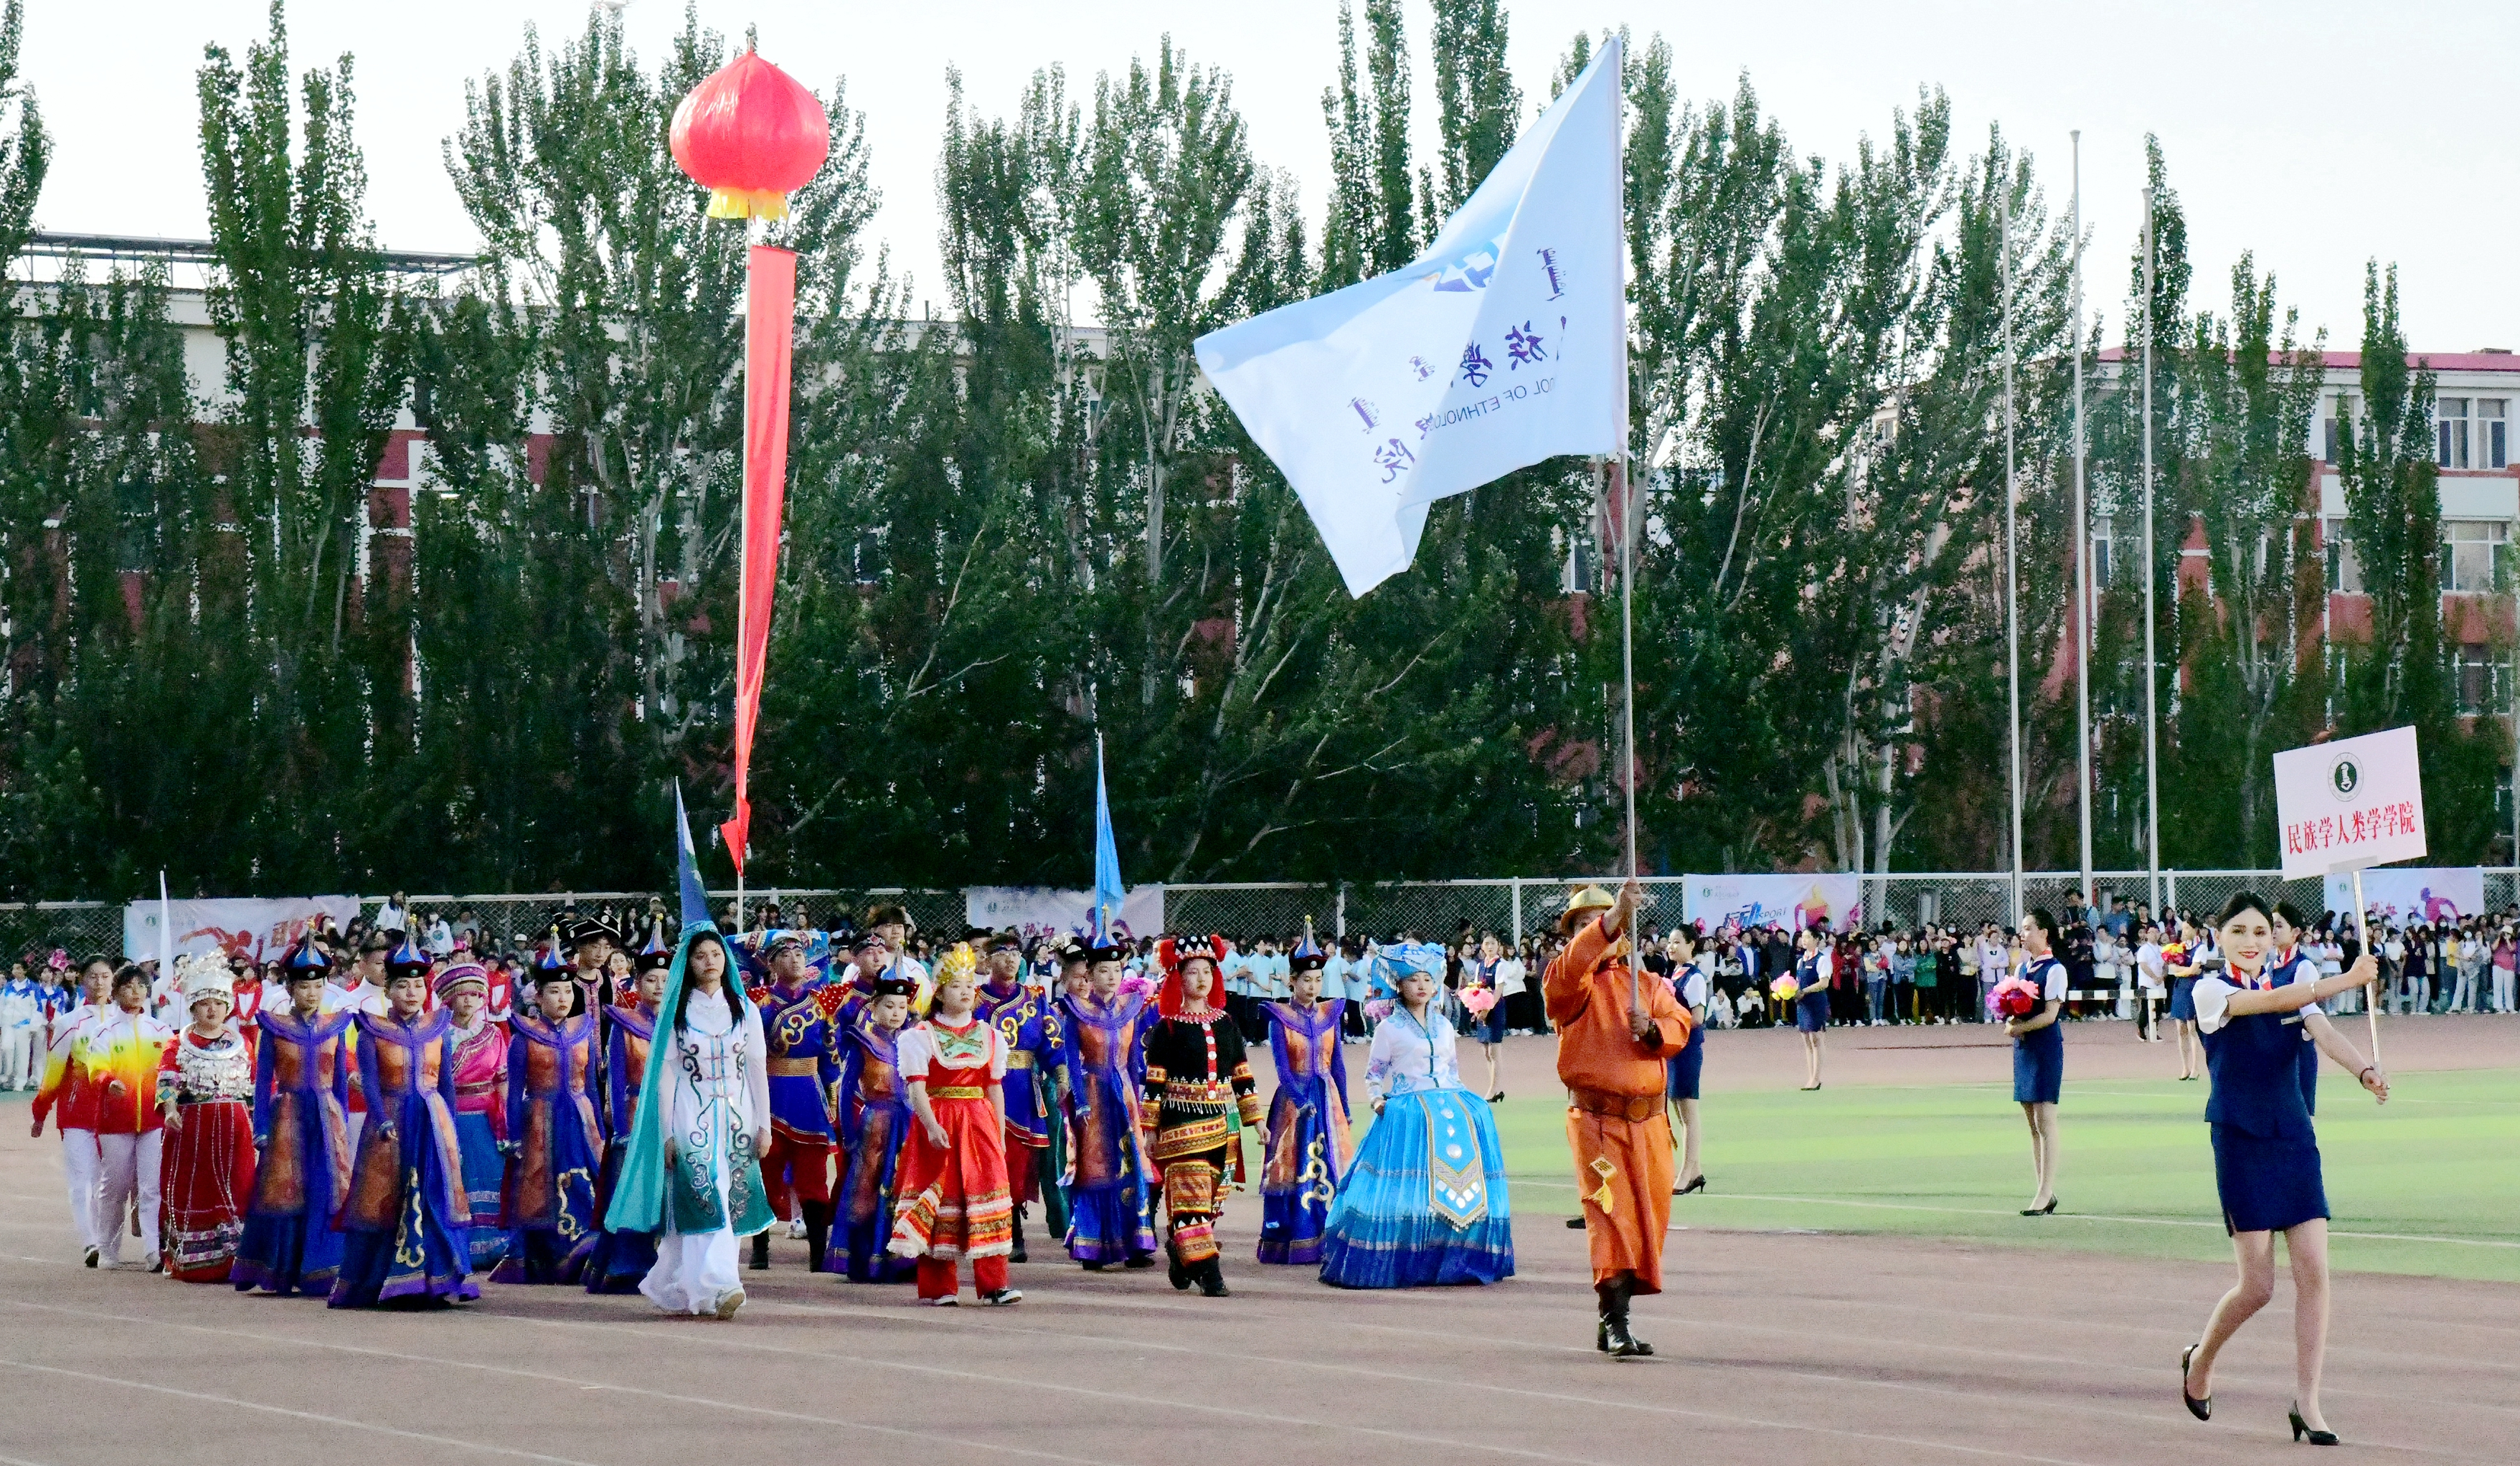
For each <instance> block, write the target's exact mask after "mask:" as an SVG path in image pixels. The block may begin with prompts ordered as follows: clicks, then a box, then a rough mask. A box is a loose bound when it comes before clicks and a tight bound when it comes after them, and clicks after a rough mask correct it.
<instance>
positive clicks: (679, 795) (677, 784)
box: [674, 778, 709, 927]
mask: <svg viewBox="0 0 2520 1466" xmlns="http://www.w3.org/2000/svg"><path fill="white" fill-rule="evenodd" d="M674 866H675V873H676V874H677V875H679V876H680V877H681V879H682V884H683V925H684V926H686V927H693V926H700V925H703V924H705V923H706V922H707V921H708V918H709V911H708V890H707V888H705V887H703V886H702V885H701V884H700V867H699V856H698V853H697V851H695V850H694V849H693V848H692V817H691V816H690V815H688V814H685V813H684V812H683V781H682V780H681V779H679V778H678V779H675V780H674Z"/></svg>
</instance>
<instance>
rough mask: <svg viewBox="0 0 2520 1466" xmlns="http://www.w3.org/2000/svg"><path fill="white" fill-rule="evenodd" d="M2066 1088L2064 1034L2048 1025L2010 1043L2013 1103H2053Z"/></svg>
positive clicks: (2062, 1031)
mask: <svg viewBox="0 0 2520 1466" xmlns="http://www.w3.org/2000/svg"><path fill="white" fill-rule="evenodd" d="M2064 1088H2065V1031H2064V1030H2063V1029H2062V1028H2060V1027H2058V1026H2057V1025H2055V1024H2053V1023H2050V1024H2048V1026H2047V1027H2046V1028H2042V1029H2034V1030H2032V1031H2031V1032H2029V1033H2027V1034H2024V1035H2022V1036H2021V1037H2020V1038H2018V1039H2016V1040H2014V1041H2013V1044H2012V1099H2013V1102H2014V1103H2015V1104H2054V1103H2055V1102H2056V1100H2057V1098H2058V1096H2059V1095H2060V1094H2061V1093H2062V1092H2063V1090H2064Z"/></svg>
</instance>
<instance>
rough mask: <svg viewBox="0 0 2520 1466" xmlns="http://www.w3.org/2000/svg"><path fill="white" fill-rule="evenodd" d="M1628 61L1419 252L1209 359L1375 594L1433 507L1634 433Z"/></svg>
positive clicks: (1234, 333) (1583, 82)
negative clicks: (1625, 183)
mask: <svg viewBox="0 0 2520 1466" xmlns="http://www.w3.org/2000/svg"><path fill="white" fill-rule="evenodd" d="M1621 57H1622V48H1621V46H1620V44H1619V43H1618V42H1617V41H1616V40H1612V41H1610V42H1609V43H1607V44H1605V45H1603V46H1602V47H1601V49H1600V51H1599V52H1598V54H1596V55H1595V56H1594V58H1593V64H1592V65H1591V66H1589V67H1585V69H1584V73H1583V74H1582V75H1580V76H1578V77H1576V78H1575V80H1574V82H1573V84H1571V85H1569V86H1568V87H1567V88H1566V90H1565V91H1564V92H1563V93H1562V94H1560V95H1559V97H1558V98H1557V100H1556V101H1554V102H1553V103H1551V104H1550V107H1549V110H1548V111H1546V112H1543V113H1542V114H1541V116H1540V119H1539V120H1538V121H1537V122H1535V123H1534V124H1532V126H1531V128H1530V130H1529V131H1527V132H1525V133H1524V134H1523V135H1522V137H1521V138H1520V139H1519V140H1518V141H1516V142H1515V144H1514V145H1513V149H1512V151H1510V152H1508V154H1507V155H1505V156H1504V157H1503V158H1502V159H1500V160H1499V161H1498V163H1497V165H1496V168H1495V170H1494V171H1492V172H1491V173H1489V175H1488V177H1487V179H1486V181H1485V182H1483V183H1481V184H1480V185H1479V188H1478V191H1477V192H1476V193H1474V194H1472V195H1471V196H1470V197H1469V200H1468V201H1466V202H1464V203H1463V205H1462V208H1461V211H1460V212H1459V213H1456V214H1455V215H1453V217H1452V218H1451V219H1450V220H1448V221H1446V223H1445V225H1444V227H1443V229H1442V230H1441V231H1440V232H1438V233H1437V234H1436V236H1435V239H1434V241H1433V243H1432V244H1429V245H1428V246H1427V248H1426V252H1425V253H1424V254H1423V255H1421V256H1420V257H1419V258H1418V261H1417V262H1416V263H1414V264H1411V265H1408V266H1406V267H1405V268H1402V269H1399V270H1395V271H1393V272H1392V273H1390V274H1388V275H1383V276H1378V277H1376V278H1374V279H1373V280H1368V281H1364V282H1361V283H1359V284H1357V285H1352V286H1349V287H1347V288H1346V289H1340V290H1334V291H1332V292H1330V293H1329V294H1327V295H1318V296H1315V297H1314V298H1312V299H1310V300H1300V301H1297V302H1295V303H1294V304H1292V305H1286V306H1282V307H1280V308H1279V309H1277V310H1274V311H1271V312H1269V313H1268V314H1266V315H1262V316H1255V317H1253V318H1252V319H1250V320H1248V321H1242V322H1238V323H1237V324H1235V325H1232V326H1228V327H1225V328H1224V329H1222V330H1220V331H1212V332H1210V333H1207V334H1206V335H1203V336H1201V337H1199V338H1198V341H1197V343H1196V348H1197V353H1198V365H1199V369H1200V370H1201V371H1202V372H1204V373H1206V374H1207V378H1208V380H1209V381H1211V382H1213V383H1214V384H1215V386H1216V390H1217V393H1218V394H1219V395H1220V396H1222V397H1224V399H1225V400H1226V402H1227V403H1228V404H1229V405H1230V406H1232V407H1233V409H1234V412H1235V415H1236V416H1237V417H1238V418H1240V419H1241V420H1242V425H1243V426H1244V427H1245V428H1247V429H1249V431H1250V433H1251V437H1252V439H1253V441H1255V442H1257V443H1258V444H1259V445H1260V447H1261V448H1262V450H1263V451H1265V452H1266V453H1267V454H1268V455H1269V458H1270V460H1271V461H1272V462H1274V463H1275V464H1277V466H1278V467H1279V469H1280V470H1281V471H1283V473H1284V474H1285V475H1286V482H1287V483H1288V484H1289V485H1290V486H1291V487H1292V488H1293V489H1294V491H1295V494H1296V497H1297V498H1299V499H1301V500H1302V501H1303V504H1304V510H1305V511H1306V512H1307V513H1309V514H1311V515H1312V519H1313V525H1314V527H1315V528H1316V529H1318V530H1320V531H1321V536H1322V543H1323V544H1324V545H1325V546H1326V547H1327V548H1328V551H1329V553H1330V558H1331V559H1332V560H1334V561H1336V563H1337V565H1338V569H1339V574H1340V576H1341V577H1342V578H1344V579H1345V580H1346V582H1347V589H1348V594H1349V595H1351V596H1362V595H1364V594H1365V593H1366V592H1368V591H1370V590H1372V589H1373V587H1374V586H1375V585H1377V584H1378V583H1380V582H1381V581H1383V580H1384V579H1386V578H1388V577H1390V576H1393V575H1396V574H1398V573H1399V572H1401V571H1402V570H1405V569H1407V568H1409V564H1410V561H1411V560H1413V559H1414V558H1416V556H1417V554H1418V532H1419V531H1420V530H1422V529H1423V528H1424V527H1425V523H1426V506H1427V505H1428V504H1430V503H1432V502H1434V501H1435V500H1438V499H1442V498H1445V497H1446V496H1448V495H1453V494H1461V493H1465V492H1467V491H1469V490H1471V489H1474V488H1477V487H1478V486H1479V485H1481V484H1483V483H1487V482H1489V481H1490V480H1492V479H1494V478H1496V477H1498V476H1499V475H1501V474H1504V473H1508V472H1510V471H1512V470H1513V469H1515V468H1519V467H1521V466H1525V465H1527V464H1536V463H1538V462H1540V461H1541V460H1543V459H1546V458H1553V457H1555V456H1557V455H1560V454H1570V453H1587V454H1601V455H1607V454H1614V453H1618V452H1620V451H1621V450H1622V448H1623V447H1624V445H1625V444H1626V442H1627V436H1628V389H1627V379H1628V372H1627V347H1628V334H1627V275H1626V269H1627V255H1626V244H1625V243H1624V242H1625V234H1624V226H1623V223H1622V216H1621V208H1620V186H1621V172H1620V160H1619V159H1620V142H1619V126H1620V114H1619V109H1620V75H1621Z"/></svg>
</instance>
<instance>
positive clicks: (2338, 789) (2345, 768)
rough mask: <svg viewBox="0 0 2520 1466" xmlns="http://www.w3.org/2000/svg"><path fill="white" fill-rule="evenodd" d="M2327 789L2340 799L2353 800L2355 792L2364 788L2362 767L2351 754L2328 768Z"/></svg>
mask: <svg viewBox="0 0 2520 1466" xmlns="http://www.w3.org/2000/svg"><path fill="white" fill-rule="evenodd" d="M2327 787H2328V789H2329V790H2330V791H2331V792H2333V793H2334V794H2335V795H2336V797H2337V798H2339V799H2351V798H2353V797H2354V791H2355V790H2356V789H2359V788H2361V787H2363V765H2362V764H2361V763H2360V762H2358V761H2357V760H2356V759H2355V757H2354V755H2352V754H2350V753H2349V754H2347V755H2345V757H2343V758H2341V759H2338V760H2337V761H2336V762H2335V763H2334V764H2331V765H2329V766H2328V770H2327Z"/></svg>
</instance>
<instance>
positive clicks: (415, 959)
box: [385, 933, 434, 979]
mask: <svg viewBox="0 0 2520 1466" xmlns="http://www.w3.org/2000/svg"><path fill="white" fill-rule="evenodd" d="M433 963H434V959H433V958H431V957H430V956H429V955H428V954H427V953H425V952H423V951H421V950H420V949H419V948H418V947H415V946H413V945H412V940H411V936H410V934H409V933H405V934H404V935H403V939H402V944H401V945H400V946H398V947H396V948H394V950H393V951H391V952H388V953H386V954H385V976H386V977H387V978H388V979H391V978H396V977H411V976H415V975H418V974H423V973H426V972H427V971H428V969H429V967H430V966H431V965H433Z"/></svg>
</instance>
